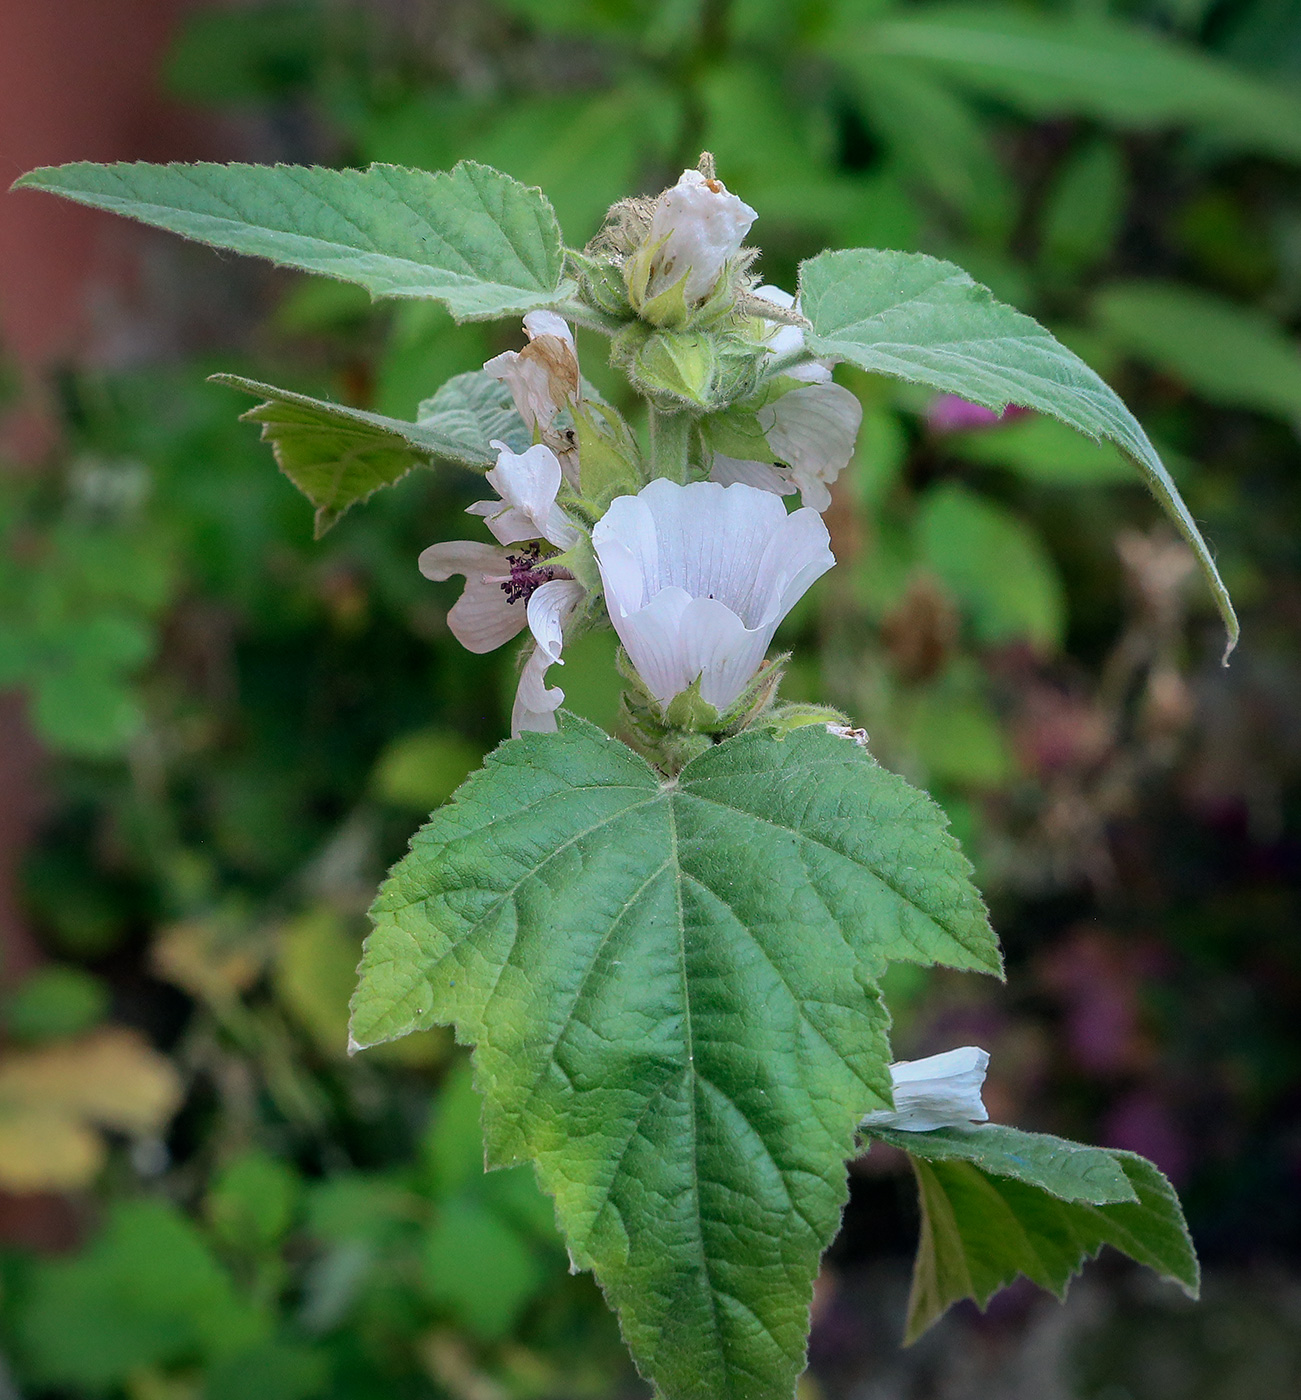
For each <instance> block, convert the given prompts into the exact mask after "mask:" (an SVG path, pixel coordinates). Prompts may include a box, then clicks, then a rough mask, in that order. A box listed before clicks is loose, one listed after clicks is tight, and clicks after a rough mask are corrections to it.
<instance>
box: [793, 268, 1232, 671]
mask: <svg viewBox="0 0 1301 1400" xmlns="http://www.w3.org/2000/svg"><path fill="white" fill-rule="evenodd" d="M800 298H801V302H800V304H801V309H802V310H803V312H804V314H805V316H807V317H808V319H809V321H810V322H811V323H812V326H813V333H812V334H811V335H809V336H807V337H806V343H807V345H808V348H809V350H810V351H811V352H812V353H813V354H815V355H819V356H830V357H833V358H835V359H838V360H845V361H847V362H848V363H849V364H852V365H857V366H858V367H859V368H860V369H865V370H869V371H872V372H873V373H876V374H887V375H891V376H893V377H894V378H897V379H906V380H910V381H912V382H913V383H918V384H929V385H932V386H933V387H935V388H937V389H942V390H944V391H945V392H947V393H951V394H958V395H959V396H961V397H962V398H964V399H969V400H971V401H972V402H973V403H979V404H983V405H984V406H985V407H986V408H992V409H995V410H997V411H1000V412H1001V411H1002V409H1004V408H1005V407H1006V406H1007V405H1008V404H1009V403H1012V404H1020V405H1022V406H1023V407H1025V408H1033V409H1036V410H1038V411H1039V412H1040V413H1047V414H1050V415H1051V416H1052V417H1054V418H1058V419H1060V420H1061V421H1062V422H1063V423H1067V424H1069V425H1070V426H1071V427H1072V428H1076V429H1078V430H1079V431H1080V432H1082V433H1087V434H1088V435H1089V437H1091V438H1094V439H1109V440H1110V441H1112V442H1114V443H1115V444H1116V445H1117V446H1118V447H1120V448H1122V449H1123V450H1124V451H1125V452H1126V453H1127V454H1128V455H1129V456H1130V457H1131V458H1133V460H1134V462H1135V463H1136V464H1137V466H1138V469H1139V471H1140V472H1141V473H1142V475H1143V479H1144V480H1145V481H1146V482H1147V484H1148V487H1149V488H1150V489H1151V491H1152V494H1153V495H1154V496H1155V497H1156V498H1157V500H1158V501H1160V503H1161V505H1162V506H1163V507H1164V508H1165V511H1166V513H1167V514H1168V515H1169V516H1170V518H1171V520H1172V521H1173V522H1174V524H1175V526H1176V527H1177V528H1178V530H1179V533H1180V534H1181V535H1183V537H1184V539H1185V540H1187V541H1188V544H1189V545H1190V546H1191V547H1192V549H1193V552H1194V553H1195V554H1196V556H1197V559H1198V562H1199V563H1200V565H1201V568H1202V573H1203V574H1204V575H1205V578H1206V582H1207V584H1208V586H1209V587H1210V590H1211V592H1212V594H1213V595H1214V598H1215V602H1216V606H1217V607H1218V608H1219V610H1220V615H1221V616H1222V617H1223V619H1224V626H1225V629H1226V631H1227V632H1228V646H1227V648H1226V650H1225V657H1226V659H1227V657H1228V654H1229V652H1231V651H1232V650H1233V648H1234V646H1235V645H1236V644H1237V640H1238V619H1237V617H1236V616H1235V614H1234V611H1233V603H1232V601H1231V600H1230V598H1229V593H1228V589H1226V588H1225V586H1224V584H1223V582H1222V581H1221V579H1220V575H1219V571H1218V570H1217V569H1216V567H1215V561H1214V559H1213V558H1212V557H1211V552H1210V550H1209V548H1208V547H1207V544H1206V541H1205V540H1204V539H1203V538H1202V534H1201V531H1200V530H1199V529H1198V528H1197V522H1196V521H1195V520H1194V519H1193V517H1192V515H1191V514H1190V513H1189V511H1188V507H1187V506H1186V505H1185V504H1184V502H1183V498H1182V497H1181V496H1180V495H1179V491H1178V488H1177V487H1176V486H1175V484H1174V482H1173V480H1172V479H1171V477H1170V473H1169V472H1167V471H1166V469H1165V467H1164V466H1163V465H1162V463H1161V458H1160V457H1159V456H1158V454H1157V451H1156V449H1155V448H1154V447H1153V446H1152V444H1151V442H1150V441H1149V440H1148V436H1147V434H1146V433H1145V432H1144V431H1143V428H1142V426H1141V425H1140V424H1139V422H1138V420H1137V419H1136V418H1135V417H1134V415H1133V414H1132V413H1130V411H1129V409H1127V408H1126V407H1125V405H1124V403H1123V402H1122V401H1121V399H1120V398H1119V396H1118V395H1117V394H1116V393H1115V391H1114V390H1113V389H1112V388H1111V387H1110V386H1109V385H1108V384H1107V383H1106V382H1105V381H1104V380H1102V379H1101V378H1099V376H1098V375H1097V374H1095V373H1094V372H1093V370H1091V369H1090V368H1089V367H1088V365H1086V364H1085V363H1084V361H1083V360H1081V359H1080V358H1079V357H1078V356H1077V355H1074V354H1073V353H1072V352H1071V351H1069V350H1068V349H1067V348H1066V347H1065V346H1064V345H1062V344H1061V343H1060V342H1059V341H1058V340H1057V339H1056V338H1055V337H1054V336H1053V335H1052V334H1051V333H1050V332H1049V331H1047V330H1045V329H1044V327H1043V326H1041V325H1040V324H1039V323H1038V322H1037V321H1035V320H1032V319H1031V318H1030V317H1029V316H1026V315H1024V314H1023V313H1022V312H1020V311H1017V310H1015V309H1014V308H1012V307H1010V306H1006V305H1004V304H1003V303H1002V302H999V301H995V300H994V297H993V294H992V293H991V292H990V291H989V289H988V288H987V287H982V286H980V285H979V283H977V282H973V281H972V279H971V278H970V277H969V276H968V275H967V274H966V273H965V272H963V271H962V269H961V268H959V267H955V266H954V265H953V264H952V263H947V262H941V261H939V260H938V259H936V258H932V257H927V256H926V255H925V254H923V253H896V252H882V251H879V250H876V249H869V248H854V249H850V250H848V251H846V252H839V253H821V254H819V255H818V256H817V257H816V258H812V259H810V261H808V262H806V263H804V264H803V266H802V267H801V269H800Z"/></svg>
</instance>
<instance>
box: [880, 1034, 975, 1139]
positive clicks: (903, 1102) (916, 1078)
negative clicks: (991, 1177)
mask: <svg viewBox="0 0 1301 1400" xmlns="http://www.w3.org/2000/svg"><path fill="white" fill-rule="evenodd" d="M988 1066H989V1056H988V1054H986V1052H985V1051H984V1050H982V1049H980V1047H979V1046H977V1045H964V1046H963V1047H962V1048H961V1049H960V1050H946V1051H945V1052H944V1053H943V1054H942V1055H929V1056H927V1058H926V1059H924V1060H901V1061H899V1062H898V1063H897V1064H893V1065H891V1066H890V1078H891V1080H892V1081H893V1087H894V1109H893V1111H892V1110H890V1109H878V1110H877V1111H876V1112H875V1113H869V1114H868V1115H867V1117H866V1118H864V1119H863V1127H865V1128H896V1129H901V1130H902V1131H904V1132H910V1133H928V1132H930V1131H931V1130H932V1129H934V1128H962V1127H967V1126H968V1125H969V1124H971V1123H973V1122H974V1123H984V1122H986V1121H987V1120H988V1118H989V1113H988V1111H987V1110H986V1108H985V1105H984V1104H983V1103H982V1102H981V1099H980V1090H981V1086H982V1085H983V1084H984V1082H985V1070H986V1069H987V1068H988Z"/></svg>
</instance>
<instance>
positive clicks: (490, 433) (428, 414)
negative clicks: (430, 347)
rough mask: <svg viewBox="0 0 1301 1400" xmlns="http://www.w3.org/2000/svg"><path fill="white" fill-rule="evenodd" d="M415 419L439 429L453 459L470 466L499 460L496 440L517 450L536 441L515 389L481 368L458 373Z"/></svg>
mask: <svg viewBox="0 0 1301 1400" xmlns="http://www.w3.org/2000/svg"><path fill="white" fill-rule="evenodd" d="M416 423H417V425H418V426H419V427H420V428H421V429H423V430H424V431H426V432H430V433H435V434H437V436H438V438H439V440H440V441H441V442H443V443H444V444H445V446H446V453H447V455H448V456H449V457H450V458H452V460H453V461H457V462H464V463H465V464H466V465H467V466H471V467H491V466H493V465H494V464H495V463H496V461H497V449H496V448H495V447H494V446H493V445H492V444H493V441H494V440H496V441H498V442H504V443H505V444H506V445H507V447H509V448H511V449H512V450H513V451H515V452H523V451H524V450H525V449H526V448H528V447H529V446H531V444H532V441H533V440H532V438H531V437H530V436H529V430H528V429H527V428H526V427H525V426H524V420H523V419H522V418H521V417H520V416H519V414H518V412H516V409H515V401H514V399H512V398H511V393H510V390H509V389H508V388H507V387H506V385H505V384H504V383H503V382H502V381H501V380H500V379H494V378H493V377H492V375H490V374H485V373H484V371H483V370H481V369H475V370H470V371H468V372H467V373H465V374H457V375H453V377H452V378H451V379H449V380H448V381H447V383H446V384H444V385H443V387H442V388H441V389H439V391H438V392H437V393H436V394H435V395H434V396H433V398H431V399H425V400H424V401H423V402H422V403H421V404H420V407H419V408H418V409H417V410H416Z"/></svg>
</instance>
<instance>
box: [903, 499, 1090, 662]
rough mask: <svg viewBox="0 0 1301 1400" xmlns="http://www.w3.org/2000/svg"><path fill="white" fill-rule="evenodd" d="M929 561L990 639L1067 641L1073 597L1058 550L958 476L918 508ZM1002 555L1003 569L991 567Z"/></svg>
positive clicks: (1051, 644)
mask: <svg viewBox="0 0 1301 1400" xmlns="http://www.w3.org/2000/svg"><path fill="white" fill-rule="evenodd" d="M917 538H918V543H919V544H920V546H921V552H922V555H923V557H924V558H925V560H926V562H927V563H928V564H929V565H930V567H931V568H932V569H933V570H934V571H935V572H936V573H937V574H938V575H939V576H940V578H941V579H942V580H943V581H944V583H945V585H946V586H947V587H948V588H949V590H950V591H951V592H952V593H953V595H954V596H955V597H956V598H957V599H958V601H959V602H960V603H962V604H963V606H964V608H965V610H966V612H967V614H968V616H969V617H970V619H971V625H972V630H973V631H974V633H975V635H976V637H977V639H978V640H979V641H981V642H983V643H985V644H986V645H993V644H996V643H999V642H1007V641H1018V640H1025V641H1029V642H1033V643H1035V644H1036V645H1037V646H1039V647H1042V648H1044V649H1046V650H1053V649H1055V648H1056V647H1058V646H1060V645H1061V641H1062V636H1063V634H1064V632H1065V628H1066V602H1065V595H1064V593H1063V590H1062V583H1061V578H1060V577H1059V575H1058V573H1057V566H1056V565H1055V564H1054V563H1053V559H1052V555H1050V554H1049V553H1048V551H1047V549H1046V548H1045V547H1044V544H1043V541H1042V540H1041V539H1040V538H1039V537H1038V535H1037V534H1036V533H1035V531H1034V529H1033V528H1032V527H1031V526H1030V525H1029V524H1027V523H1026V521H1024V520H1022V519H1021V518H1020V517H1019V516H1018V515H1016V514H1014V513H1013V512H1012V511H1010V510H1008V509H1007V507H1006V506H1002V505H999V504H998V503H997V502H995V501H991V500H989V499H988V498H987V497H984V496H979V495H977V494H976V493H975V492H974V491H971V490H968V488H967V487H965V486H961V485H959V484H958V483H957V482H945V483H942V484H941V485H939V486H934V487H932V488H931V489H930V490H929V491H927V492H926V494H925V496H924V497H923V498H922V501H921V505H920V508H919V510H918V513H917ZM991 559H997V560H998V561H999V567H998V568H997V569H991V568H990V566H989V563H990V560H991Z"/></svg>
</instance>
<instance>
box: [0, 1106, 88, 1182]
mask: <svg viewBox="0 0 1301 1400" xmlns="http://www.w3.org/2000/svg"><path fill="white" fill-rule="evenodd" d="M103 1160H104V1143H103V1140H102V1139H101V1138H100V1136H99V1134H98V1133H97V1132H95V1131H94V1129H92V1128H88V1127H86V1125H85V1124H84V1123H79V1122H77V1121H76V1120H75V1119H72V1118H64V1117H62V1116H60V1115H59V1114H57V1113H46V1112H45V1111H44V1110H42V1109H41V1108H39V1107H35V1106H30V1105H24V1106H17V1107H15V1106H14V1105H11V1104H8V1103H5V1104H3V1105H0V1186H2V1187H3V1188H4V1189H5V1190H6V1191H13V1192H17V1193H20V1194H21V1193H24V1192H29V1191H72V1190H75V1189H76V1188H77V1187H79V1186H84V1185H85V1184H86V1183H87V1182H88V1181H91V1180H93V1178H94V1177H95V1174H96V1173H97V1172H98V1171H99V1169H100V1166H101V1165H102V1163H103Z"/></svg>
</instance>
